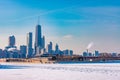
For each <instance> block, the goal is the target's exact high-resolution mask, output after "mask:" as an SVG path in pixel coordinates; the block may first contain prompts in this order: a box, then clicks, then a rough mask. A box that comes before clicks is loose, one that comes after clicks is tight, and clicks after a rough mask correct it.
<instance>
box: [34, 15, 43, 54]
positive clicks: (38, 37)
mask: <svg viewBox="0 0 120 80" xmlns="http://www.w3.org/2000/svg"><path fill="white" fill-rule="evenodd" d="M41 36H42V35H41V25H40V24H39V17H38V24H37V25H36V29H35V55H38V54H40V49H42V37H41Z"/></svg>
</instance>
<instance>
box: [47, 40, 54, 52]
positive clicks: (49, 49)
mask: <svg viewBox="0 0 120 80" xmlns="http://www.w3.org/2000/svg"><path fill="white" fill-rule="evenodd" d="M46 50H47V53H48V54H52V53H53V50H52V42H50V43H49V44H48V45H47V48H46Z"/></svg>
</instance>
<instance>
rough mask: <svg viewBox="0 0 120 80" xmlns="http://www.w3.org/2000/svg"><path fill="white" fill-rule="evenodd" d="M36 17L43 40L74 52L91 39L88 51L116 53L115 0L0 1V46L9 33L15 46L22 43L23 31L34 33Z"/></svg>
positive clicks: (118, 6)
mask: <svg viewBox="0 0 120 80" xmlns="http://www.w3.org/2000/svg"><path fill="white" fill-rule="evenodd" d="M38 16H40V24H41V26H42V33H43V35H45V36H46V43H49V41H53V43H54V45H55V44H56V43H58V44H59V46H60V49H62V50H63V49H67V48H68V49H73V50H74V52H75V53H77V54H80V53H82V52H83V51H85V50H86V48H87V45H88V44H89V43H91V42H92V43H93V46H92V47H91V48H90V49H89V51H91V52H94V50H99V51H100V52H120V43H119V41H120V35H119V34H120V31H119V30H120V1H119V0H1V1H0V47H1V48H4V46H6V45H7V44H8V36H10V35H15V36H16V40H17V42H16V45H17V46H19V45H20V44H26V33H28V32H33V35H34V31H35V26H36V24H38V21H37V20H38ZM33 40H34V38H33ZM33 42H34V41H33Z"/></svg>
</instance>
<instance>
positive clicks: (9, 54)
mask: <svg viewBox="0 0 120 80" xmlns="http://www.w3.org/2000/svg"><path fill="white" fill-rule="evenodd" d="M8 43H9V44H8V46H6V47H5V49H4V50H2V49H0V58H33V57H42V56H43V57H49V56H55V55H65V56H67V55H69V56H72V55H73V51H72V50H68V49H66V50H63V51H61V50H60V49H59V45H58V44H56V46H55V50H53V43H52V42H50V43H49V44H48V45H47V46H46V47H45V36H42V30H41V25H39V24H38V25H36V29H35V43H34V47H33V45H32V44H33V34H32V32H29V33H27V45H20V49H17V46H15V44H16V39H15V36H14V35H12V36H9V42H8Z"/></svg>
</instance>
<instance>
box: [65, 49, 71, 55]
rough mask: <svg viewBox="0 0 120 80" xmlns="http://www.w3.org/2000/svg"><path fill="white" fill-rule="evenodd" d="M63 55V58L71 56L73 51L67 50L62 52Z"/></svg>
mask: <svg viewBox="0 0 120 80" xmlns="http://www.w3.org/2000/svg"><path fill="white" fill-rule="evenodd" d="M63 55H65V56H72V55H73V51H72V50H68V49H66V50H63Z"/></svg>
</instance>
